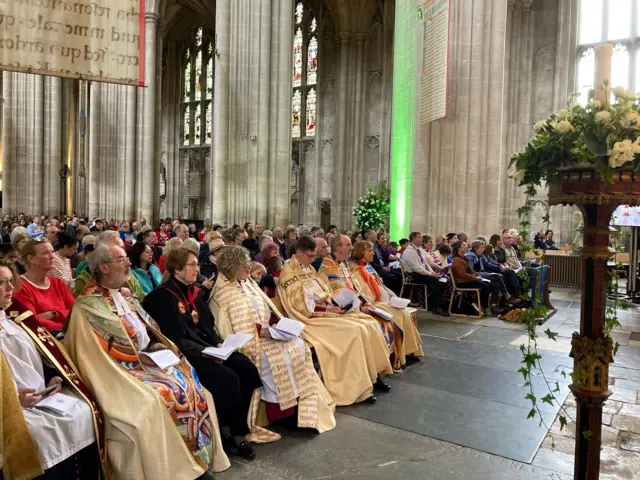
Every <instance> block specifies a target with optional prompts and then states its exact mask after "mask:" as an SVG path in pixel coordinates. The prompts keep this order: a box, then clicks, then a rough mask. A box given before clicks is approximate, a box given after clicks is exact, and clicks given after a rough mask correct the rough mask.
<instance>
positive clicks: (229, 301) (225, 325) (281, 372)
mask: <svg viewBox="0 0 640 480" xmlns="http://www.w3.org/2000/svg"><path fill="white" fill-rule="evenodd" d="M209 308H211V311H212V313H213V316H214V317H215V319H216V328H217V329H218V332H219V333H220V335H221V336H222V337H223V338H226V337H227V335H229V334H231V333H249V334H251V335H252V336H253V338H252V339H251V340H250V341H249V342H248V343H247V344H246V345H245V346H244V347H243V348H242V350H241V352H242V353H243V354H244V355H246V356H247V357H248V358H249V359H251V361H252V362H253V363H254V365H256V367H257V368H258V371H260V372H263V371H265V368H266V371H267V373H270V374H271V376H272V378H273V383H274V389H275V391H276V394H277V400H278V403H279V404H280V409H281V410H287V409H289V408H291V407H294V406H296V405H297V406H298V426H299V427H302V428H314V429H316V430H317V431H318V432H320V433H322V432H326V431H328V430H331V429H333V428H334V427H335V426H336V420H335V417H334V414H333V412H334V411H335V402H334V401H333V399H332V398H331V396H330V395H329V392H328V391H327V389H326V388H325V386H324V385H323V384H322V382H321V381H320V378H318V374H317V373H316V371H315V370H314V368H313V361H312V360H311V351H310V350H309V347H307V346H306V344H305V343H304V340H302V339H296V340H287V341H283V340H274V339H272V338H265V337H261V336H260V335H259V330H261V329H262V328H269V319H270V317H271V313H272V312H273V314H274V315H276V316H277V317H278V318H280V317H282V314H281V313H280V312H279V311H278V310H277V308H276V306H275V305H274V304H273V302H271V300H269V297H267V296H266V295H265V293H264V292H263V291H262V290H260V287H258V285H257V284H256V283H255V282H254V281H253V280H251V279H248V280H245V281H243V282H238V281H230V280H229V279H228V278H227V277H225V276H224V275H223V274H219V276H218V278H217V280H216V283H215V286H214V287H213V292H212V294H211V298H210V300H209ZM258 325H259V327H258ZM300 344H301V345H300ZM301 347H302V348H303V349H304V350H303V351H300V348H301ZM265 360H266V361H267V365H265V364H264V361H265ZM261 376H263V384H264V383H265V379H264V375H262V373H261ZM264 388H267V386H264V387H262V389H264ZM262 389H261V390H262ZM253 420H254V421H255V418H254V419H253Z"/></svg>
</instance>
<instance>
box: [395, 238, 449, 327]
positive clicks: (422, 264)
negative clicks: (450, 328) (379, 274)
mask: <svg viewBox="0 0 640 480" xmlns="http://www.w3.org/2000/svg"><path fill="white" fill-rule="evenodd" d="M421 246H422V234H421V233H420V232H411V233H410V234H409V245H407V249H406V250H405V251H404V253H403V254H402V258H401V262H402V266H403V267H404V269H405V271H406V272H407V273H410V274H411V281H412V282H413V283H421V284H424V285H426V286H427V294H428V295H429V308H430V309H431V310H432V311H433V313H435V314H436V315H441V316H443V317H448V316H449V313H448V312H445V311H444V310H443V308H442V306H443V305H444V303H445V301H444V297H443V296H442V288H443V286H442V285H440V275H438V274H437V273H436V272H434V271H433V269H432V268H431V266H430V265H429V264H428V263H427V261H426V260H425V258H424V257H423V253H422V249H421V248H420V247H421Z"/></svg>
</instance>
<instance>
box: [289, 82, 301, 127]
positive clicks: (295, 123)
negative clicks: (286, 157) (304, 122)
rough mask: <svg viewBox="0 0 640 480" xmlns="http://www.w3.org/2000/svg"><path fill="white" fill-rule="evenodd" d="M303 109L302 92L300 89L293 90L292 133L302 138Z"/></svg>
mask: <svg viewBox="0 0 640 480" xmlns="http://www.w3.org/2000/svg"><path fill="white" fill-rule="evenodd" d="M301 111H302V94H301V93H300V90H299V89H298V90H296V91H295V92H293V107H292V109H291V135H292V136H293V137H294V138H300V112H301Z"/></svg>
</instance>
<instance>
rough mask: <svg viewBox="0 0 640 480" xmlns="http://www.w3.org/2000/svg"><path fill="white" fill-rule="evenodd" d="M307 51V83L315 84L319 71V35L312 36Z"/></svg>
mask: <svg viewBox="0 0 640 480" xmlns="http://www.w3.org/2000/svg"><path fill="white" fill-rule="evenodd" d="M307 52H308V53H307V85H315V84H316V80H317V73H318V37H316V36H313V37H311V40H310V41H309V47H308V48H307Z"/></svg>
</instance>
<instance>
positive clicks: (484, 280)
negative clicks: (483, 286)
mask: <svg viewBox="0 0 640 480" xmlns="http://www.w3.org/2000/svg"><path fill="white" fill-rule="evenodd" d="M482 281H483V282H487V283H491V280H489V279H488V278H483V279H482Z"/></svg>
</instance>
